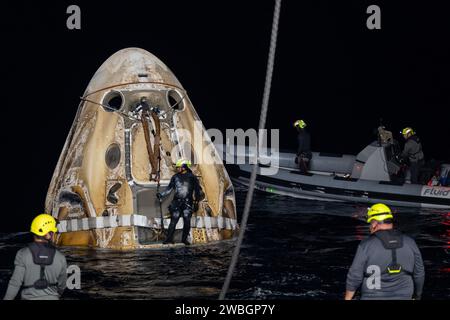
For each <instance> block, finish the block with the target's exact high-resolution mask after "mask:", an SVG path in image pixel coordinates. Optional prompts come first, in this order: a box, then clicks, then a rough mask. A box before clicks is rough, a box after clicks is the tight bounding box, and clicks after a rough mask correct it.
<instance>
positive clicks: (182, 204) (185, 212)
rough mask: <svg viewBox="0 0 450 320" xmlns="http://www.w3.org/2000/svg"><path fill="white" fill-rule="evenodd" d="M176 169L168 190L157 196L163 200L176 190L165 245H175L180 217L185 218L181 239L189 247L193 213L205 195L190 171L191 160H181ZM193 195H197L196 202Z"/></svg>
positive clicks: (170, 208)
mask: <svg viewBox="0 0 450 320" xmlns="http://www.w3.org/2000/svg"><path fill="white" fill-rule="evenodd" d="M175 167H176V168H177V171H178V172H177V173H176V174H174V175H173V176H172V178H171V179H170V183H169V185H168V186H167V189H166V190H165V191H163V192H161V193H157V195H156V196H157V197H158V199H160V200H161V199H163V198H164V197H166V196H168V195H169V194H170V193H171V192H172V191H173V190H175V196H174V198H173V201H172V203H171V204H170V206H169V211H170V213H171V219H170V225H169V230H168V233H167V238H166V240H165V241H164V242H163V243H164V244H167V243H173V236H174V233H175V227H176V225H177V223H178V220H179V219H180V217H183V235H182V237H181V242H183V243H184V244H185V245H189V242H188V241H187V237H188V235H189V232H190V230H191V217H192V212H193V211H197V210H198V202H199V201H200V200H202V198H203V197H204V194H203V192H202V190H201V187H200V183H199V181H198V179H197V177H196V176H195V175H194V174H193V173H192V171H191V169H190V167H191V162H190V161H189V160H184V159H180V160H178V161H177V163H176V164H175ZM193 195H195V201H194V199H193Z"/></svg>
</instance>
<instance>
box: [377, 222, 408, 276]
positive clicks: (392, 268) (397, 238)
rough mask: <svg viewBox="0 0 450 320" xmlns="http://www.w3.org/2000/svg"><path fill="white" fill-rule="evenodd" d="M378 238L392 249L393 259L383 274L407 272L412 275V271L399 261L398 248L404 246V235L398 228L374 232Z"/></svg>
mask: <svg viewBox="0 0 450 320" xmlns="http://www.w3.org/2000/svg"><path fill="white" fill-rule="evenodd" d="M374 236H375V237H376V238H378V239H379V240H380V241H381V243H382V244H383V247H384V248H385V249H386V250H391V255H392V260H391V263H389V265H388V266H387V268H386V269H385V270H383V271H382V272H381V274H389V275H396V274H399V273H402V272H403V273H406V274H408V275H412V272H410V271H408V270H405V269H403V267H402V265H401V264H399V263H398V261H397V249H400V248H403V235H402V234H401V233H400V232H399V231H397V230H386V231H378V232H376V233H375V234H374Z"/></svg>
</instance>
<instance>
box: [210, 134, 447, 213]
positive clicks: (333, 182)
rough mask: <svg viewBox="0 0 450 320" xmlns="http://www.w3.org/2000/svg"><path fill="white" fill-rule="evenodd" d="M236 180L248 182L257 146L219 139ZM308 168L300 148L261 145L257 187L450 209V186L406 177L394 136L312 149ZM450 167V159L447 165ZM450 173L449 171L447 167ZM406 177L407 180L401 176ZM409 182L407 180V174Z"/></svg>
mask: <svg viewBox="0 0 450 320" xmlns="http://www.w3.org/2000/svg"><path fill="white" fill-rule="evenodd" d="M216 147H217V149H218V150H220V151H219V152H222V156H223V161H224V163H225V166H226V168H227V171H228V173H229V175H230V176H231V179H232V181H233V182H234V183H237V184H241V185H245V186H248V184H249V181H250V176H251V172H252V169H253V166H254V165H255V164H256V160H255V159H256V157H255V151H256V148H251V147H245V146H236V145H233V146H230V145H216ZM312 154H313V155H312V159H311V161H310V165H309V171H308V172H307V173H301V172H300V171H299V169H298V165H297V164H296V154H295V153H289V152H277V151H274V150H269V149H262V148H261V149H260V151H259V158H258V163H257V164H256V165H258V169H257V177H256V185H255V188H256V189H257V190H261V191H264V192H269V193H275V194H280V195H287V196H292V197H297V198H305V199H314V200H322V201H323V200H325V201H344V202H359V203H367V204H371V203H377V202H383V203H386V204H389V205H393V206H408V207H424V208H440V209H450V187H448V186H428V185H419V184H411V183H405V179H399V178H398V173H399V171H400V170H401V165H400V164H399V163H398V162H397V161H396V157H395V152H394V148H393V144H392V143H391V142H390V141H384V142H381V141H374V142H373V143H371V144H369V145H368V146H367V147H365V148H364V149H363V150H362V151H361V152H360V153H358V154H357V155H356V156H354V155H344V154H330V153H319V152H313V153H312ZM442 167H443V168H446V169H447V170H448V168H449V165H448V164H444V165H442ZM443 174H446V175H447V176H448V174H449V173H448V172H446V173H443ZM402 180H403V181H402ZM406 182H407V180H406Z"/></svg>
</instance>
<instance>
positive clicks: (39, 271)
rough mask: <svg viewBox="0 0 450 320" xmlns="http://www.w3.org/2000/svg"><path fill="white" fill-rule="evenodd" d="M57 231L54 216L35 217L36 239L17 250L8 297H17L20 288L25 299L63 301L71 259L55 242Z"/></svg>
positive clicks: (8, 298)
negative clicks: (61, 299)
mask: <svg viewBox="0 0 450 320" xmlns="http://www.w3.org/2000/svg"><path fill="white" fill-rule="evenodd" d="M57 231H58V229H57V228H56V221H55V219H54V218H53V217H52V216H51V215H49V214H40V215H38V216H37V217H36V218H34V220H33V222H32V223H31V232H32V233H33V234H34V242H32V243H31V244H29V245H28V246H27V247H25V248H22V249H20V250H19V251H18V252H17V255H16V259H15V261H14V265H15V268H14V272H13V275H12V276H11V280H10V281H9V284H8V290H7V291H6V294H5V297H4V300H14V298H15V297H16V296H17V294H18V293H19V291H20V289H22V293H21V298H22V299H23V300H59V297H60V295H61V294H62V293H63V292H64V289H65V288H66V280H67V262H66V258H65V257H64V255H63V254H62V253H61V252H59V251H58V250H57V249H56V248H55V247H54V246H53V244H52V241H53V238H54V235H55V233H56V232H57Z"/></svg>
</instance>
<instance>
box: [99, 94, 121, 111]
mask: <svg viewBox="0 0 450 320" xmlns="http://www.w3.org/2000/svg"><path fill="white" fill-rule="evenodd" d="M123 100H124V99H123V96H122V94H121V93H120V92H117V91H111V92H108V93H107V94H106V96H105V98H104V99H103V103H102V105H103V109H105V111H108V112H114V111H118V110H120V109H121V108H122V105H123Z"/></svg>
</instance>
